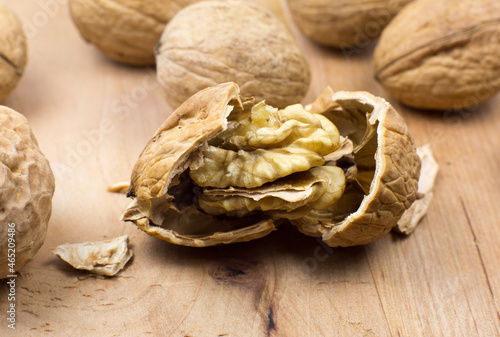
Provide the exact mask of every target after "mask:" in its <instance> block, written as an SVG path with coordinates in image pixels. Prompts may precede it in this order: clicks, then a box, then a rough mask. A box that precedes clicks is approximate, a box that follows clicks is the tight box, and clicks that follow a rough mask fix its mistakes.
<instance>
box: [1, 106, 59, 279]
mask: <svg viewBox="0 0 500 337" xmlns="http://www.w3.org/2000/svg"><path fill="white" fill-rule="evenodd" d="M0 161H1V164H0V189H1V191H2V193H1V194H0V224H1V225H0V278H4V277H6V276H7V275H11V274H13V272H12V271H11V270H9V266H8V261H9V260H8V248H9V233H12V230H10V231H9V228H15V235H14V236H13V239H14V240H15V252H16V254H15V270H16V271H18V270H20V269H21V268H22V267H23V266H24V265H25V264H26V263H28V262H29V261H31V260H32V259H33V257H34V256H35V254H36V253H37V252H38V250H39V249H40V247H41V246H42V244H43V242H44V240H45V235H46V233H47V224H48V221H49V218H50V214H51V210H52V195H53V194H54V188H55V185H54V176H53V174H52V171H51V170H50V166H49V163H48V161H47V159H46V158H45V156H44V155H43V154H42V152H41V151H40V148H39V147H38V143H37V141H36V138H35V136H34V135H33V133H32V132H31V129H30V127H29V125H28V122H27V120H26V118H24V116H22V115H21V114H19V113H17V112H15V111H14V110H12V109H9V108H7V107H0ZM10 224H14V225H10ZM9 225H10V226H9ZM11 242H12V240H11ZM10 247H11V248H12V244H11V245H10Z"/></svg>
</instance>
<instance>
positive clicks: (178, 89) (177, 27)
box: [156, 0, 310, 108]
mask: <svg viewBox="0 0 500 337" xmlns="http://www.w3.org/2000/svg"><path fill="white" fill-rule="evenodd" d="M156 53H157V54H156V62H157V72H158V79H159V81H160V83H161V84H162V85H163V87H164V88H165V94H166V99H167V102H168V103H169V105H170V106H172V107H173V108H176V107H178V106H179V105H180V104H181V103H182V102H184V101H185V100H186V99H188V98H189V97H191V96H192V95H194V94H195V93H196V92H198V91H200V90H202V89H204V88H206V87H209V86H213V85H216V84H218V83H223V82H227V81H234V82H236V83H237V84H238V85H239V86H240V87H241V92H242V94H243V95H246V96H253V97H255V99H256V100H257V101H260V100H264V99H265V100H266V103H268V104H270V105H272V106H276V107H280V108H281V107H285V106H287V105H290V104H293V103H297V102H299V101H301V100H302V98H303V97H304V96H305V94H306V92H307V90H308V87H309V82H310V71H309V66H308V64H307V62H306V60H305V58H304V56H303V55H302V53H301V51H300V49H299V48H298V47H297V45H296V44H295V41H294V39H293V37H292V36H291V34H290V32H289V31H288V30H287V29H286V28H285V26H284V25H283V23H282V22H281V21H280V20H279V19H278V18H277V17H276V16H275V15H273V14H271V13H270V12H268V11H267V10H265V9H263V8H262V7H258V6H256V5H254V4H251V3H245V2H242V1H236V0H232V1H231V0H228V1H204V2H200V3H197V4H194V5H191V6H188V7H186V8H184V9H183V10H181V11H180V12H179V13H178V14H177V15H176V16H175V17H174V18H173V19H172V20H171V21H170V23H169V24H168V25H167V27H166V28H165V31H164V32H163V35H162V37H161V40H160V43H159V45H158V48H157V51H156Z"/></svg>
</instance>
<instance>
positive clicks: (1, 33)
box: [0, 4, 28, 102]
mask: <svg viewBox="0 0 500 337" xmlns="http://www.w3.org/2000/svg"><path fill="white" fill-rule="evenodd" d="M27 61H28V45H27V41H26V35H25V34H24V31H23V29H22V27H21V23H20V21H19V19H18V18H17V16H16V15H15V14H14V13H12V12H10V11H9V10H7V9H6V8H5V7H4V6H3V5H1V4H0V102H2V101H3V100H4V99H5V98H6V97H7V96H8V95H9V94H10V93H11V92H12V90H14V88H15V87H16V86H17V84H18V83H19V81H20V79H21V77H22V76H23V73H24V69H25V68H26V63H27Z"/></svg>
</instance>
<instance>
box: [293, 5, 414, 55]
mask: <svg viewBox="0 0 500 337" xmlns="http://www.w3.org/2000/svg"><path fill="white" fill-rule="evenodd" d="M411 1H412V0H376V1H366V0H288V4H289V7H290V11H291V13H292V18H293V20H294V22H295V23H296V24H297V26H298V27H299V29H300V30H301V31H302V32H303V33H304V34H305V35H306V36H307V37H309V38H310V39H312V40H314V41H316V42H317V43H320V44H323V45H327V46H332V47H337V48H346V47H359V48H361V47H366V46H367V44H368V42H369V41H371V40H373V39H376V38H377V37H378V36H379V35H380V33H381V32H382V30H383V29H384V27H385V26H386V25H387V24H388V23H389V22H390V21H391V19H392V18H393V17H394V16H395V15H396V14H397V13H398V12H399V11H400V10H401V8H403V7H404V6H405V5H406V4H408V3H409V2H411Z"/></svg>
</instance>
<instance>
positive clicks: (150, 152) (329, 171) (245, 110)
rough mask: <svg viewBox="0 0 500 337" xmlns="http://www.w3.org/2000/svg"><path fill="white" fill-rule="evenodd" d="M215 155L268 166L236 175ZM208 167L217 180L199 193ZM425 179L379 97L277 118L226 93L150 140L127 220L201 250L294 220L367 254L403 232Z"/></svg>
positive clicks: (326, 101)
mask: <svg viewBox="0 0 500 337" xmlns="http://www.w3.org/2000/svg"><path fill="white" fill-rule="evenodd" d="M298 112H300V113H298ZM297 125H299V127H298V128H295V127H296V126H297ZM325 132H326V133H327V134H328V135H330V137H331V138H330V139H331V141H328V139H327V138H325V137H323V136H321V135H324V134H325ZM339 132H340V135H339ZM320 136H321V137H322V138H321V141H320ZM214 151H215V152H217V151H222V153H226V152H231V151H233V152H234V153H237V154H238V155H242V156H244V155H245V153H247V152H249V153H252V152H257V151H261V153H262V155H259V156H258V158H255V159H249V160H247V159H245V160H246V161H245V162H244V164H237V165H233V163H234V162H231V161H229V162H227V161H226V158H227V156H226V155H224V156H222V157H217V156H213V152H214ZM224 151H226V152H224ZM275 153H278V155H276V156H275ZM318 155H319V156H320V157H321V158H322V159H321V160H319V161H318V160H315V159H314V160H313V161H310V160H309V159H311V158H316V156H318ZM267 158H269V159H267ZM263 160H264V161H268V162H267V163H265V162H264V163H263V162H262V161H263ZM304 162H305V163H307V165H306V166H304V165H303V164H304ZM214 163H215V164H214ZM311 165H312V166H314V167H312V168H310V166H311ZM204 168H205V169H206V168H208V169H209V170H210V169H212V170H216V171H214V172H213V174H212V175H210V174H208V173H210V172H208V173H207V174H205V173H204V176H203V179H202V180H203V186H199V185H197V184H196V181H198V179H199V177H195V176H196V175H197V174H198V173H199V171H200V170H201V171H203V169H204ZM220 171H221V172H224V173H223V174H221V172H220ZM419 171H420V159H419V157H418V155H417V154H416V149H415V146H414V144H413V139H412V137H411V136H410V134H409V132H408V130H407V127H406V125H405V123H404V121H403V119H402V118H401V117H400V116H399V115H398V114H397V112H396V111H395V110H394V109H393V108H392V107H391V106H390V105H389V103H387V102H385V101H384V100H383V99H381V98H377V97H374V96H373V95H371V94H368V93H365V92H354V93H349V92H338V93H335V94H333V92H332V91H331V89H329V88H328V89H327V90H326V91H325V92H324V93H323V95H322V96H321V97H320V98H318V100H317V101H316V102H315V103H314V104H312V105H311V106H310V108H309V110H306V109H305V108H303V107H302V106H301V105H299V104H297V105H294V106H290V107H287V108H286V109H283V110H278V109H274V108H272V107H269V106H265V105H263V103H258V104H256V105H254V104H253V102H252V101H249V100H246V99H244V98H242V97H241V96H240V95H239V88H238V86H237V85H236V84H235V83H224V84H220V85H217V86H214V87H209V88H207V89H205V90H202V91H200V92H198V93H197V94H195V95H194V96H192V97H191V98H190V99H188V100H187V101H186V102H184V103H183V104H182V105H181V106H180V107H179V108H178V109H177V110H175V111H174V113H173V114H172V115H171V116H170V117H169V118H168V119H167V120H166V121H165V122H164V123H163V125H162V126H161V127H160V128H159V129H158V131H157V132H156V133H155V135H154V136H153V138H152V139H151V140H150V141H149V143H148V145H147V146H146V148H145V149H144V150H143V152H142V153H141V155H140V156H139V159H138V161H137V163H136V164H135V167H134V169H133V172H132V178H131V184H130V189H129V192H128V196H129V197H132V198H133V201H132V202H131V204H130V205H129V206H128V207H127V209H126V210H125V212H124V213H123V215H122V220H126V221H132V222H134V223H135V224H136V225H137V226H139V228H141V229H142V230H144V231H145V232H147V233H148V234H150V235H152V236H154V237H157V238H160V239H163V240H166V241H169V242H172V243H175V244H180V245H186V246H194V247H203V246H210V245H216V244H225V243H232V242H240V241H249V240H252V239H256V238H259V237H262V236H264V235H267V234H268V233H270V232H271V231H273V230H274V229H275V228H276V226H277V225H278V224H281V223H284V222H287V221H290V222H291V223H292V224H294V225H296V226H297V227H298V228H299V230H300V231H302V232H303V233H305V234H308V235H313V236H322V237H323V240H324V241H325V242H326V243H327V244H329V245H332V246H350V245H357V244H364V243H367V242H370V241H373V240H376V239H378V238H380V237H381V236H382V235H384V234H385V233H387V232H388V231H389V230H390V229H391V228H392V227H394V226H396V224H397V221H398V220H399V218H400V217H401V215H402V214H403V212H404V211H405V210H406V209H408V208H409V207H410V206H411V204H412V202H413V201H414V200H415V196H416V193H417V188H418V177H419ZM276 172H278V173H283V172H286V174H288V175H287V176H285V177H283V176H279V175H275V173H276ZM235 175H236V176H237V177H236V178H242V177H244V179H234V178H235V177H234V176H235ZM263 177H264V178H266V179H265V180H263V181H262V180H261V179H262V178H263ZM269 177H272V178H271V179H272V180H271V181H269V179H267V178H269ZM229 181H230V182H231V184H235V185H237V186H235V185H230V186H227V184H226V183H227V182H229ZM256 182H257V184H255V183H256ZM216 185H218V186H217V187H216ZM219 185H220V186H219ZM256 185H259V186H256ZM202 201H203V202H202Z"/></svg>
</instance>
